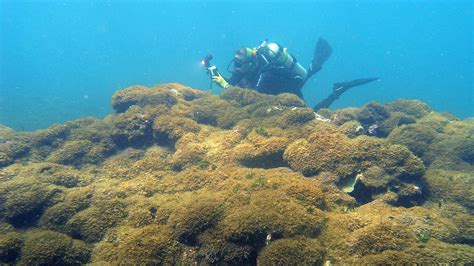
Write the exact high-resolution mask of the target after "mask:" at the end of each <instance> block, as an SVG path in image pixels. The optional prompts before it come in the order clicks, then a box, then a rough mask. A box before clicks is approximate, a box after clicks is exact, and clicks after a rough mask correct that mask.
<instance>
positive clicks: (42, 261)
mask: <svg viewBox="0 0 474 266" xmlns="http://www.w3.org/2000/svg"><path fill="white" fill-rule="evenodd" d="M91 251H92V249H91V248H90V247H89V246H88V245H87V244H85V243H84V242H82V241H79V240H73V239H72V238H71V237H69V236H67V235H64V234H61V233H57V232H54V231H50V230H32V231H29V232H27V233H26V234H25V244H24V246H23V248H22V251H21V254H22V256H21V259H20V261H19V262H18V264H20V265H32V264H35V265H79V264H84V263H87V262H89V259H90V254H91Z"/></svg>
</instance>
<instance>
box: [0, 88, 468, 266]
mask: <svg viewBox="0 0 474 266" xmlns="http://www.w3.org/2000/svg"><path fill="white" fill-rule="evenodd" d="M112 106H113V108H114V111H115V112H114V113H113V114H111V115H109V116H107V117H105V118H104V119H97V118H90V117H89V118H81V119H77V120H74V121H69V122H66V123H64V124H61V125H54V126H51V127H50V128H48V129H44V130H38V131H35V132H15V131H12V130H9V129H8V128H5V127H3V126H0V264H18V265H24V264H41V265H58V264H61V265H79V264H132V265H135V264H140V265H142V264H145V265H163V264H164V265H171V264H172V265H174V264H178V265H209V264H219V265H229V264H230V265H323V264H324V265H331V264H335V265H339V264H342V265H344V264H412V263H424V264H473V263H474V260H473V258H474V237H473V235H474V233H473V227H472V221H473V216H472V213H473V210H474V203H473V202H474V198H473V195H474V191H473V187H474V175H473V173H474V166H473V162H474V159H473V151H474V148H473V147H474V145H473V143H474V142H473V139H474V137H473V133H474V123H473V121H474V120H472V119H466V120H459V119H457V118H455V117H453V116H451V115H447V114H440V113H437V112H435V111H433V110H431V108H430V107H429V106H428V105H426V104H424V103H422V102H420V101H417V100H397V101H395V102H392V103H388V104H381V103H375V102H372V103H368V104H367V105H365V106H363V107H361V108H347V109H340V110H334V111H332V110H329V109H322V110H319V111H318V113H314V112H313V110H312V109H311V108H308V107H307V106H305V103H304V102H303V101H302V100H301V99H299V98H298V97H297V96H296V95H293V94H288V93H286V94H280V95H276V96H275V95H265V94H260V93H258V92H256V91H253V90H249V89H242V88H238V87H232V88H229V89H227V90H225V91H224V92H223V93H222V94H220V95H213V94H211V93H208V92H204V91H200V90H195V89H192V88H189V87H185V86H182V85H179V84H160V85H156V86H153V87H150V88H148V87H144V86H132V87H129V88H126V89H124V90H121V91H117V92H116V93H115V94H114V95H113V97H112Z"/></svg>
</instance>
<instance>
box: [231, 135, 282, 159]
mask: <svg viewBox="0 0 474 266" xmlns="http://www.w3.org/2000/svg"><path fill="white" fill-rule="evenodd" d="M287 145H288V140H287V139H286V138H282V137H272V136H270V133H268V131H267V130H265V129H264V128H257V129H255V130H254V131H252V132H251V133H250V134H248V135H247V137H246V138H245V140H244V141H243V142H242V143H240V144H239V145H237V146H236V147H235V149H234V152H235V156H236V159H237V161H239V162H240V163H241V164H242V165H245V166H247V167H262V168H273V167H279V166H285V163H284V162H283V152H284V151H285V148H286V146H287Z"/></svg>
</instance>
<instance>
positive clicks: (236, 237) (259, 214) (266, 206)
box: [219, 191, 325, 246]
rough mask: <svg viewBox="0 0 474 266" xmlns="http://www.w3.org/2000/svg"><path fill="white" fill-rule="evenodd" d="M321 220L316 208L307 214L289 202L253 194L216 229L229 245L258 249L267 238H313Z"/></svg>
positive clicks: (274, 196) (297, 205) (273, 196)
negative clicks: (219, 230) (228, 241)
mask: <svg viewBox="0 0 474 266" xmlns="http://www.w3.org/2000/svg"><path fill="white" fill-rule="evenodd" d="M324 220H325V217H324V214H323V212H321V211H320V210H318V209H316V208H314V209H313V210H312V211H310V212H309V211H308V210H306V209H305V208H304V207H302V206H301V205H299V204H297V203H296V202H295V201H294V200H292V199H291V198H287V197H284V196H282V195H278V194H276V193H273V192H271V191H269V192H265V191H262V192H259V193H255V194H254V196H253V197H252V198H251V199H250V202H249V204H248V205H243V206H241V207H236V208H234V209H232V210H231V212H230V213H229V214H228V215H227V216H226V217H224V218H223V220H222V222H221V223H219V228H220V229H221V230H223V232H224V236H225V237H226V239H228V240H230V241H231V242H234V243H239V244H248V245H252V246H259V245H263V244H264V243H265V240H266V239H267V236H268V235H269V234H271V235H273V237H274V238H281V237H292V236H296V235H304V236H308V237H315V236H317V235H318V233H319V231H320V230H321V228H322V227H323V225H324Z"/></svg>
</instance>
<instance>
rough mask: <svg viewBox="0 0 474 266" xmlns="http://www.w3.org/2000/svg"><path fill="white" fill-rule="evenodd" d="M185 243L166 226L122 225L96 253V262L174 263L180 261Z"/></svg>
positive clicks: (111, 233)
mask: <svg viewBox="0 0 474 266" xmlns="http://www.w3.org/2000/svg"><path fill="white" fill-rule="evenodd" d="M181 249H182V246H181V245H180V244H179V242H178V241H176V240H174V239H173V237H172V236H171V232H170V231H169V230H168V229H167V228H166V227H164V226H162V225H155V224H153V225H148V226H145V227H143V228H131V227H118V228H116V229H114V230H113V231H112V232H110V233H109V234H108V236H107V238H106V241H103V242H101V243H99V244H98V245H97V246H96V247H95V249H94V252H93V261H96V262H102V263H114V264H115V263H117V264H140V265H142V264H143V265H145V264H146V265H148V264H149V265H171V264H175V263H177V262H178V261H179V256H180V253H181Z"/></svg>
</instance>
